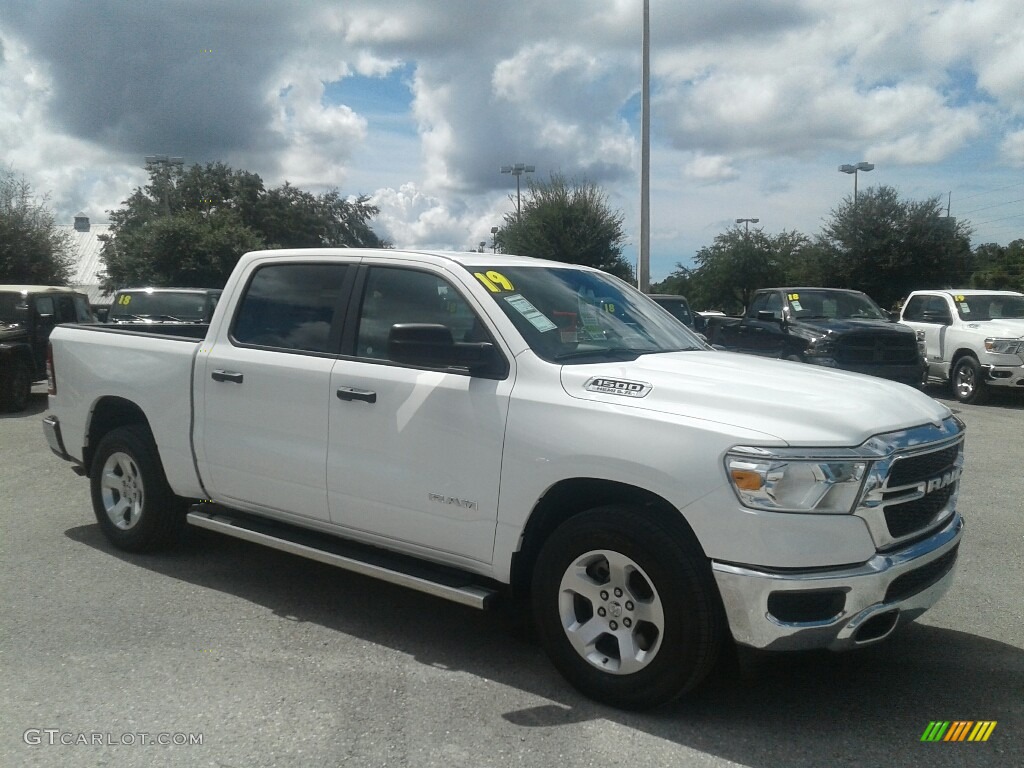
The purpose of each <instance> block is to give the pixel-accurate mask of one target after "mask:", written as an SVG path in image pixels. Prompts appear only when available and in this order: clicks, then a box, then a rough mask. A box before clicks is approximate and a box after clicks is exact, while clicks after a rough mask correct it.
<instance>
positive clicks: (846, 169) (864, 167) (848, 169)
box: [839, 160, 875, 205]
mask: <svg viewBox="0 0 1024 768" xmlns="http://www.w3.org/2000/svg"><path fill="white" fill-rule="evenodd" d="M873 170H875V166H874V164H873V163H865V162H864V161H863V160H862V161H861V162H859V163H857V164H856V165H850V164H848V163H847V164H844V165H840V166H839V172H840V173H852V174H853V204H854V205H856V204H857V171H864V172H865V173H867V172H868V171H873Z"/></svg>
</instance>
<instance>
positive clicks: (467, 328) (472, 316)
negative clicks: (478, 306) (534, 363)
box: [356, 267, 488, 360]
mask: <svg viewBox="0 0 1024 768" xmlns="http://www.w3.org/2000/svg"><path fill="white" fill-rule="evenodd" d="M398 323H426V324H431V325H443V326H445V327H446V328H448V330H449V331H451V334H452V340H453V341H457V342H458V341H486V340H488V336H487V333H486V331H484V330H483V325H482V324H481V323H480V322H479V320H478V319H477V317H476V313H474V312H473V310H472V308H471V307H470V306H469V304H468V303H467V302H466V300H465V299H463V298H462V296H461V295H459V293H458V292H457V291H456V290H455V288H454V287H453V286H452V285H450V284H449V283H448V282H447V281H446V280H444V279H443V278H441V277H438V276H436V275H433V274H431V273H429V272H422V271H420V270H415V269H405V268H402V267H371V268H370V270H369V272H368V274H367V278H366V287H365V290H364V291H363V302H362V306H361V307H360V311H359V329H358V331H357V333H356V355H357V356H359V357H368V358H372V359H375V360H390V357H389V355H388V334H389V333H390V331H391V326H393V325H395V324H398Z"/></svg>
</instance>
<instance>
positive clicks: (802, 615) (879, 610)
mask: <svg viewBox="0 0 1024 768" xmlns="http://www.w3.org/2000/svg"><path fill="white" fill-rule="evenodd" d="M963 526H964V523H963V518H962V517H961V516H960V515H959V514H958V513H957V514H954V516H953V517H952V519H951V520H950V521H949V523H947V524H946V525H945V526H944V527H943V528H942V529H941V530H939V531H938V532H936V533H934V534H932V535H931V536H929V537H928V538H927V539H924V540H922V541H919V542H917V543H915V544H912V545H910V546H907V547H905V548H904V549H900V550H896V551H893V552H888V553H886V554H877V555H875V556H874V557H872V558H871V559H870V560H868V561H867V562H866V563H863V564H862V565H857V566H851V567H849V568H840V569H825V570H820V571H812V570H804V569H801V570H798V571H764V570H757V569H755V568H748V567H744V566H739V565H732V564H728V563H719V562H712V571H713V573H714V576H715V580H716V581H717V582H718V589H719V591H720V593H721V595H722V602H723V604H724V606H725V612H726V615H727V617H728V620H729V627H730V629H731V630H732V635H733V638H734V639H735V640H736V642H737V643H739V644H741V645H746V646H750V647H752V648H760V649H764V650H780V651H782V650H804V649H811V648H828V649H831V650H843V649H846V648H852V647H856V646H861V645H867V644H869V643H873V642H877V641H879V640H882V639H883V638H885V637H887V636H888V635H889V634H890V633H891V632H892V631H893V630H894V629H895V628H896V625H897V624H898V623H899V622H900V621H912V620H913V619H915V618H917V617H918V616H920V615H921V614H922V613H924V612H925V611H926V610H928V609H929V608H930V607H931V606H933V605H934V604H935V603H936V602H938V600H939V598H941V597H942V595H943V594H945V592H946V590H947V589H949V585H950V584H951V583H952V581H953V574H954V572H955V571H956V557H957V547H958V546H959V544H960V539H961V537H962V536H963Z"/></svg>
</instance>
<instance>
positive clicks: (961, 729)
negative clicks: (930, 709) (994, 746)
mask: <svg viewBox="0 0 1024 768" xmlns="http://www.w3.org/2000/svg"><path fill="white" fill-rule="evenodd" d="M995 729H996V721H995V720H953V721H950V720H932V721H931V722H930V723H928V727H927V728H925V729H924V733H922V734H921V741H988V737H989V736H991V735H992V731H994V730H995Z"/></svg>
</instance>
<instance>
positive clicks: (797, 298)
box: [788, 293, 800, 301]
mask: <svg viewBox="0 0 1024 768" xmlns="http://www.w3.org/2000/svg"><path fill="white" fill-rule="evenodd" d="M788 298H789V300H790V301H800V294H799V293H791V294H789V296H788Z"/></svg>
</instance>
